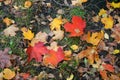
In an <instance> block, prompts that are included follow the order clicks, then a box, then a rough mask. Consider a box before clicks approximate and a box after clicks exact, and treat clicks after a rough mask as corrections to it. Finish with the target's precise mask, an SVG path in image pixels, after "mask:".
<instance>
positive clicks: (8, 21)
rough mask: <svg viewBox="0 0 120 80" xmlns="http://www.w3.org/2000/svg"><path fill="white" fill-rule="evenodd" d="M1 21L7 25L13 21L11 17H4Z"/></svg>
mask: <svg viewBox="0 0 120 80" xmlns="http://www.w3.org/2000/svg"><path fill="white" fill-rule="evenodd" d="M3 22H4V23H5V24H6V25H7V26H9V25H11V24H12V23H14V21H13V20H12V19H10V18H8V17H6V18H4V19H3Z"/></svg>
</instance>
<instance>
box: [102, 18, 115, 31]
mask: <svg viewBox="0 0 120 80" xmlns="http://www.w3.org/2000/svg"><path fill="white" fill-rule="evenodd" d="M101 22H102V23H103V24H104V25H105V26H104V28H105V29H111V28H112V27H113V23H114V21H113V18H112V17H111V16H109V17H103V18H102V19H101Z"/></svg>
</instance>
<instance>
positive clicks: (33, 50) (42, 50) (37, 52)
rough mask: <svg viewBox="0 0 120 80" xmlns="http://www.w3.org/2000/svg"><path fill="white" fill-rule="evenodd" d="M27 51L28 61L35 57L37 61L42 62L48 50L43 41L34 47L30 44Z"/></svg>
mask: <svg viewBox="0 0 120 80" xmlns="http://www.w3.org/2000/svg"><path fill="white" fill-rule="evenodd" d="M26 53H27V55H28V62H30V61H31V60H32V59H33V58H35V60H36V61H37V62H41V61H42V55H45V54H46V53H48V50H47V48H46V47H45V46H44V44H43V42H38V43H36V44H35V45H34V46H33V47H32V46H29V47H28V48H27V50H26Z"/></svg>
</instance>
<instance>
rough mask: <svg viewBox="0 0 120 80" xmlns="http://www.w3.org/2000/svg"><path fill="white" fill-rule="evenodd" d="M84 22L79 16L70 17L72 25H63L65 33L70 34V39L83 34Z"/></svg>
mask: <svg viewBox="0 0 120 80" xmlns="http://www.w3.org/2000/svg"><path fill="white" fill-rule="evenodd" d="M85 27H86V21H85V20H83V19H82V18H81V17H79V16H73V17H72V23H69V22H67V23H66V24H65V25H64V28H65V31H67V32H69V33H70V37H78V36H81V35H82V34H83V33H84V29H85Z"/></svg>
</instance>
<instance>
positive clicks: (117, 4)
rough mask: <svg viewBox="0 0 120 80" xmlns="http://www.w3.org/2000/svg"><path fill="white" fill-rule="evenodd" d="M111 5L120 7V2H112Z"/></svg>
mask: <svg viewBox="0 0 120 80" xmlns="http://www.w3.org/2000/svg"><path fill="white" fill-rule="evenodd" d="M110 6H111V7H113V8H120V2H119V3H115V2H112V3H110Z"/></svg>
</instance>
